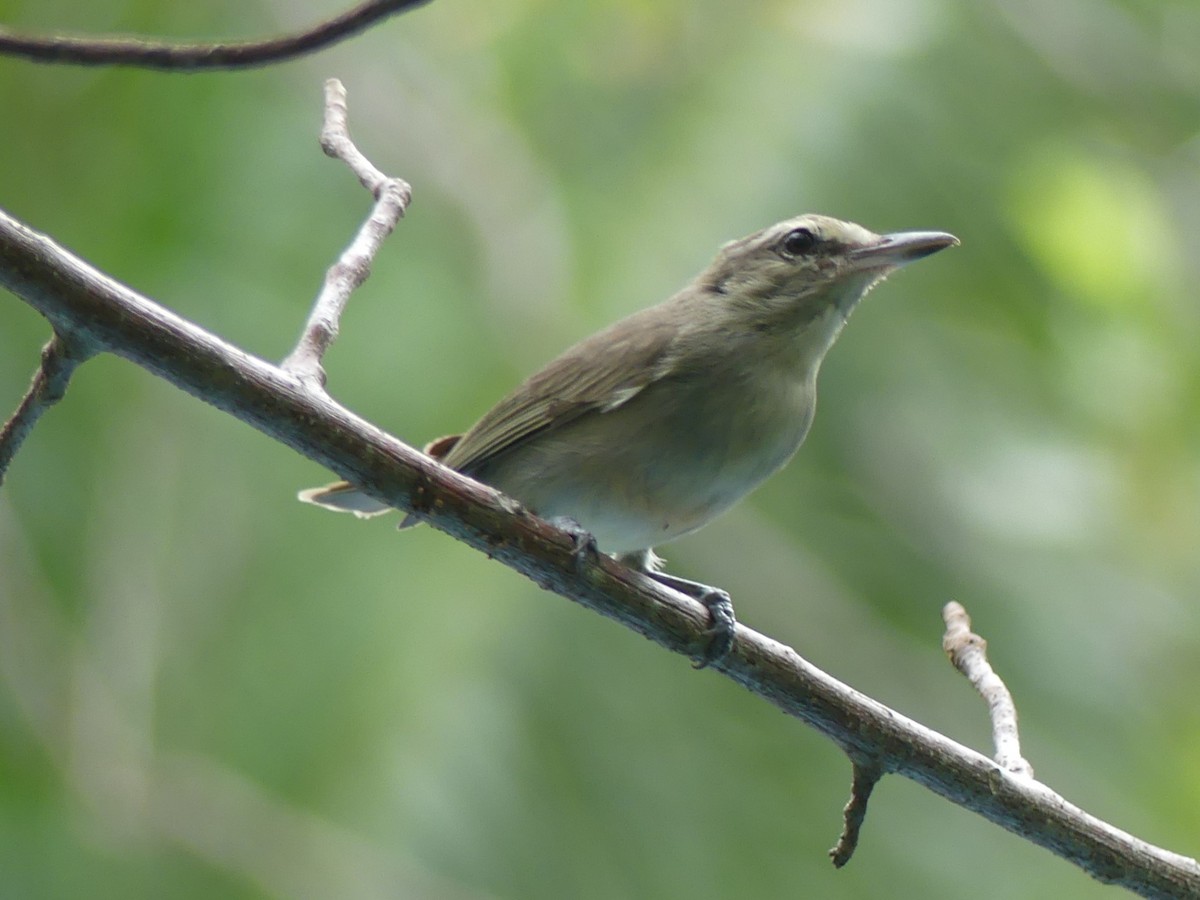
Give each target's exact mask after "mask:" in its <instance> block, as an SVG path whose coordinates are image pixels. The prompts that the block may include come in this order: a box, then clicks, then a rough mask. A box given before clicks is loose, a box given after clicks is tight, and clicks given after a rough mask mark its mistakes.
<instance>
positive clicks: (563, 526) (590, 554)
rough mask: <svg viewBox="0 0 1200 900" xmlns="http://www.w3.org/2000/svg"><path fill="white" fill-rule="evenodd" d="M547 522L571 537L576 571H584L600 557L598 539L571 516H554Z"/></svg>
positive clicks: (572, 556) (572, 555)
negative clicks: (585, 567) (589, 562)
mask: <svg viewBox="0 0 1200 900" xmlns="http://www.w3.org/2000/svg"><path fill="white" fill-rule="evenodd" d="M546 521H547V522H549V523H550V524H551V525H553V526H554V527H555V528H557V529H559V530H560V531H565V532H566V533H567V534H569V535H570V536H571V543H572V545H573V546H572V548H571V559H573V560H574V561H575V569H576V571H582V570H583V567H584V564H585V563H587V562H588V561H590V560H592V559H595V558H596V557H597V556H599V555H600V550H599V548H598V547H597V546H596V538H595V537H593V536H592V533H591V532H590V531H588V530H587V529H586V528H584V527H583V526H582V525H580V524H579V523H578V522H577V521H575V520H574V519H572V518H571V517H570V516H554V517H553V518H550V519H547V520H546Z"/></svg>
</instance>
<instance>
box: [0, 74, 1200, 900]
mask: <svg viewBox="0 0 1200 900" xmlns="http://www.w3.org/2000/svg"><path fill="white" fill-rule="evenodd" d="M336 95H337V92H336V91H333V92H331V94H330V96H334V97H335V99H336ZM357 243H358V242H357V241H356V242H355V244H357ZM355 244H352V245H351V248H350V251H349V252H353V251H354V249H355ZM342 263H345V264H347V265H349V263H347V262H346V261H345V260H343V261H342ZM336 268H337V267H336V266H335V269H336ZM0 284H3V285H4V286H6V287H7V288H8V289H9V290H11V291H13V292H14V293H15V294H17V295H18V296H19V297H21V298H22V299H24V300H25V301H26V302H27V303H29V304H30V305H31V306H33V307H34V308H35V309H37V310H39V311H40V312H41V313H42V314H43V315H44V316H46V318H47V319H49V320H50V323H51V325H52V326H53V327H54V329H55V330H56V332H58V333H60V334H62V333H70V334H72V335H78V336H79V337H81V338H82V339H83V340H84V341H85V342H86V343H85V346H88V347H89V348H94V349H96V350H104V351H108V352H111V353H115V354H117V355H119V356H122V357H124V358H126V359H128V360H130V361H132V362H134V363H136V364H137V365H140V366H142V367H144V368H146V369H148V370H149V371H151V372H153V373H154V374H156V375H158V376H160V377H162V378H164V379H166V380H167V381H169V382H171V383H172V384H174V385H176V386H177V387H179V388H181V389H182V390H185V391H187V392H188V393H191V394H193V395H195V396H196V397H199V398H200V399H202V400H204V401H206V402H208V403H211V404H213V405H214V406H216V407H218V408H219V409H222V410H225V411H226V412H229V413H230V414H232V415H234V416H236V417H237V418H239V419H241V420H242V421H244V422H247V423H248V424H250V425H252V426H254V427H255V428H257V429H259V430H260V431H262V432H263V433H265V434H267V435H268V436H270V437H273V438H274V439H276V440H278V441H280V442H281V443H283V444H286V445H287V446H289V447H291V448H293V449H295V450H296V451H297V452H299V453H301V454H303V455H304V456H306V457H308V458H309V459H312V460H314V461H316V462H318V463H320V464H321V465H323V466H326V467H327V468H329V469H332V470H333V471H334V472H336V473H337V474H338V475H339V476H341V477H342V478H345V479H347V480H349V481H352V482H353V483H355V484H356V485H358V486H359V487H360V488H361V489H363V490H365V491H366V492H368V493H369V494H371V495H372V496H374V497H377V498H379V499H380V500H382V501H384V502H386V503H389V504H390V505H392V506H395V507H396V508H397V509H401V510H406V511H410V512H417V513H419V514H420V516H421V518H422V519H423V520H424V521H426V522H428V523H429V524H430V525H432V526H433V527H434V528H437V529H439V530H441V531H444V532H446V533H447V534H450V535H451V536H453V537H456V538H458V539H459V540H461V541H463V542H464V543H466V544H469V545H470V546H472V547H474V548H475V549H477V550H480V551H482V552H484V553H487V554H488V555H489V556H491V557H493V558H495V559H497V560H499V561H500V562H503V563H504V564H505V565H507V566H510V567H511V568H513V569H515V570H516V571H518V572H521V573H522V574H524V575H526V576H527V577H529V578H530V579H532V580H533V581H534V582H536V583H537V584H539V585H541V586H542V587H544V588H547V589H548V590H552V591H554V592H556V593H559V594H561V595H563V596H564V597H568V598H570V599H572V600H574V601H575V602H577V603H579V604H581V605H583V606H585V607H587V608H588V609H591V610H594V611H596V612H599V613H601V614H602V615H605V616H608V617H610V618H612V619H615V620H617V621H619V622H621V623H622V624H624V625H626V626H628V627H629V628H631V629H633V630H634V631H637V632H638V633H640V634H642V635H645V636H646V637H648V638H650V639H651V640H653V641H655V642H656V643H658V644H660V645H661V646H663V647H665V648H667V649H668V650H671V651H673V652H676V653H682V654H686V655H688V656H692V657H695V656H698V655H699V654H700V653H701V652H702V651H703V650H704V648H705V647H706V645H707V641H708V633H707V627H708V613H707V611H706V610H705V608H704V607H703V606H701V605H700V604H699V603H698V602H696V601H694V600H691V599H690V598H687V597H685V596H683V595H682V594H678V593H675V592H674V591H671V590H668V589H667V588H664V587H662V586H661V585H659V584H658V583H657V582H655V581H653V580H651V579H649V578H647V577H645V576H643V575H641V574H639V573H637V572H634V571H632V570H631V569H628V568H626V567H625V566H622V565H621V564H619V563H617V562H616V561H614V560H612V559H610V558H608V557H604V556H601V557H597V558H596V559H594V560H589V561H586V562H585V563H583V564H582V565H581V564H580V562H579V560H578V558H577V555H576V553H575V544H574V541H573V540H572V538H571V537H570V536H569V535H567V534H565V533H563V532H561V531H559V530H558V529H556V528H554V527H552V526H550V525H549V524H548V523H546V522H544V521H542V520H541V519H539V518H537V517H536V516H534V515H532V514H530V513H529V512H527V511H526V510H525V509H523V508H522V507H521V506H520V504H518V503H516V502H515V501H513V500H511V499H509V498H506V497H504V496H503V495H501V494H500V493H499V492H497V491H495V490H493V489H491V488H489V487H487V486H486V485H482V484H479V483H478V482H475V481H472V480H470V479H469V478H466V477H464V476H462V475H460V474H458V473H457V472H454V471H451V470H449V469H447V468H445V467H443V466H441V465H439V464H438V463H437V462H435V461H434V460H432V459H430V458H429V457H428V456H425V455H424V454H422V453H419V452H418V451H416V450H414V449H413V448H411V447H409V446H407V445H405V444H403V443H401V442H400V441H398V440H396V439H395V438H393V437H391V436H390V435H388V434H385V433H384V432H382V431H380V430H379V429H378V428H376V427H375V426H373V425H371V424H370V423H369V422H366V421H364V420H363V419H360V418H359V417H357V416H355V415H354V414H353V413H351V412H350V411H348V410H347V409H345V408H344V407H342V406H340V405H338V404H337V403H335V402H334V401H333V400H331V399H330V398H329V397H328V396H327V395H326V394H325V392H324V391H323V390H321V389H319V387H318V386H317V384H316V382H315V380H314V378H313V377H301V376H300V375H298V374H297V373H296V371H294V370H295V369H300V370H303V369H304V368H305V365H307V364H305V365H299V364H296V363H295V362H293V365H292V369H293V370H291V371H290V370H288V369H285V368H281V367H277V366H273V365H270V364H269V363H266V362H264V361H263V360H261V359H258V358H256V357H253V356H250V355H249V354H247V353H244V352H243V351H241V350H239V349H238V348H236V347H233V346H231V345H229V344H227V343H225V342H224V341H222V340H220V339H219V338H217V337H215V336H213V335H212V334H209V333H208V332H206V331H204V330H203V329H201V328H199V327H197V326H196V325H193V324H192V323H190V322H188V321H186V320H184V319H181V318H180V317H178V316H176V315H174V314H173V313H171V312H170V311H168V310H166V309H164V308H163V307H161V306H158V305H157V304H155V303H153V302H152V301H150V300H148V299H147V298H145V297H143V296H141V295H139V294H137V293H135V292H134V291H132V290H130V289H129V288H127V287H125V286H123V285H121V284H118V283H117V282H115V281H113V280H112V279H110V278H108V277H107V276H105V275H104V274H102V273H100V272H98V271H97V270H95V269H93V268H92V267H91V266H88V265H87V264H86V263H84V262H83V261H82V260H80V259H78V258H77V257H75V256H72V255H71V254H70V253H68V252H67V251H66V250H64V249H63V248H61V247H59V246H58V245H57V244H55V243H54V242H53V241H52V240H50V239H49V238H48V237H45V236H43V235H41V234H38V233H36V232H34V231H33V230H32V229H29V228H27V227H26V226H24V225H22V224H20V223H19V222H17V221H15V220H14V219H12V218H11V217H9V216H7V215H5V214H4V213H0ZM339 302H341V303H343V304H344V298H343V299H342V300H341V301H339ZM334 318H335V319H336V315H335V316H334ZM327 330H328V329H327ZM330 334H332V332H330ZM320 341H325V343H326V344H327V343H328V341H327V340H325V339H324V338H320V339H317V340H316V341H315V342H314V350H313V354H312V355H314V356H315V357H316V359H317V362H318V364H319V356H320V350H321V347H320V346H319V344H320ZM302 343H303V341H302ZM306 352H307V351H306ZM313 371H317V370H312V369H310V370H309V373H310V375H311V373H312V372H313ZM712 668H713V669H715V670H717V671H720V672H721V673H722V674H724V675H726V676H727V677H729V678H731V679H733V680H734V681H736V682H737V683H739V684H741V685H743V686H744V687H746V688H747V689H748V690H750V691H751V692H753V693H755V694H757V695H758V696H760V697H762V698H764V699H766V700H768V701H769V702H771V703H773V704H775V705H776V706H777V707H779V708H780V709H782V710H783V711H784V712H786V713H788V714H789V715H793V716H795V717H797V718H799V719H801V720H803V721H804V722H807V723H808V724H810V725H812V726H813V727H814V728H816V729H817V730H819V731H821V732H822V733H823V734H825V735H827V736H828V737H829V738H831V739H832V740H834V741H835V742H836V743H837V744H838V745H839V746H841V747H842V749H843V750H844V751H845V752H846V753H847V754H848V755H849V756H850V758H851V760H852V761H854V762H855V776H854V778H855V787H854V794H853V796H852V797H851V802H850V805H849V808H848V809H847V812H846V829H845V832H844V833H843V839H842V841H841V842H839V847H840V848H842V853H841V854H839V855H836V856H835V859H838V858H841V856H843V855H847V854H848V852H849V851H850V850H852V844H853V840H854V837H855V835H856V833H857V830H858V827H859V826H860V825H861V819H862V813H863V811H864V810H865V804H866V800H867V796H868V795H869V792H870V787H871V786H872V785H873V784H874V782H875V781H877V780H878V777H879V775H880V774H882V773H897V774H900V775H903V776H905V777H907V778H910V779H912V780H914V781H916V782H918V783H920V784H923V785H925V786H926V787H928V788H929V789H930V790H932V791H934V792H935V793H937V794H940V795H941V796H943V797H946V798H947V799H949V800H951V801H952V802H954V803H957V804H959V805H960V806H963V807H965V808H967V809H971V810H974V811H975V812H977V813H979V814H980V815H982V816H984V817H985V818H987V819H989V820H990V821H992V822H995V823H997V824H999V825H1001V826H1003V827H1004V828H1006V829H1008V830H1009V831H1012V832H1014V833H1016V834H1018V835H1021V836H1023V837H1025V838H1027V839H1028V840H1030V841H1032V842H1034V843H1036V844H1039V845H1040V846H1043V847H1046V848H1048V849H1050V850H1052V851H1053V852H1055V853H1057V854H1059V855H1060V856H1062V857H1064V858H1066V859H1068V860H1070V861H1072V862H1074V863H1075V864H1076V865H1078V866H1080V867H1082V868H1083V869H1085V870H1086V871H1087V872H1089V873H1091V874H1092V875H1093V876H1095V877H1096V878H1098V879H1100V880H1101V881H1104V882H1108V883H1113V884H1118V885H1121V886H1123V887H1126V888H1128V889H1130V890H1133V891H1135V892H1137V893H1139V894H1141V895H1142V896H1145V897H1161V898H1181V897H1197V898H1200V866H1198V865H1197V864H1196V862H1195V861H1194V860H1191V859H1187V858H1185V857H1183V856H1180V855H1178V854H1175V853H1170V852H1168V851H1165V850H1162V849H1160V848H1157V847H1154V846H1152V845H1150V844H1148V843H1146V842H1144V841H1141V840H1139V839H1137V838H1135V837H1133V836H1132V835H1129V834H1127V833H1125V832H1123V831H1120V830H1118V829H1116V828H1113V827H1112V826H1110V825H1108V824H1107V823H1105V822H1102V821H1100V820H1099V819H1097V818H1095V817H1094V816H1091V815H1088V814H1087V813H1086V812H1084V811H1083V810H1081V809H1079V808H1078V807H1076V806H1073V805H1071V804H1069V803H1068V802H1067V801H1066V800H1064V799H1063V798H1062V797H1060V796H1059V795H1057V794H1055V793H1054V792H1053V791H1051V790H1050V789H1049V788H1047V787H1046V786H1044V785H1042V784H1040V783H1038V782H1036V781H1033V780H1032V779H1030V778H1025V777H1017V776H1014V775H1013V774H1012V773H1010V772H1008V771H1007V770H1006V769H1003V768H1000V767H998V766H997V765H996V764H995V763H994V762H992V761H991V760H989V759H988V758H987V757H985V756H983V755H981V754H979V753H976V752H975V751H973V750H970V749H968V748H967V747H963V746H961V745H960V744H957V743H955V742H954V741H951V740H950V739H949V738H946V737H943V736H942V735H940V734H938V733H936V732H934V731H931V730H930V729H928V728H925V727H924V726H922V725H920V724H918V723H916V722H913V721H911V720H910V719H908V718H906V717H904V716H902V715H900V714H899V713H897V712H895V711H893V710H891V709H888V708H887V707H886V706H884V705H882V704H880V703H878V702H876V701H874V700H872V699H871V698H869V697H866V696H864V695H862V694H860V693H858V692H857V691H855V690H853V689H852V688H850V687H847V686H846V685H844V684H842V683H840V682H838V681H837V680H835V679H833V678H831V677H830V676H829V675H827V674H825V673H824V672H822V671H820V670H819V669H817V668H815V667H813V666H812V665H810V664H809V663H808V662H806V661H805V660H803V659H801V658H800V657H799V656H798V655H797V654H796V653H795V651H793V650H791V649H790V648H788V647H785V646H783V645H782V644H779V643H777V642H776V641H773V640H771V639H770V638H767V637H765V636H763V635H761V634H758V633H757V632H755V631H751V630H750V629H748V628H746V627H744V626H738V629H737V640H736V642H735V644H734V647H733V649H732V650H731V651H730V653H729V654H728V655H727V656H725V657H723V658H722V659H721V660H720V661H719V662H717V663H715V664H714V665H713V666H712ZM863 760H870V761H872V763H871V765H869V766H868V765H866V764H864V763H862V762H861V761H863Z"/></svg>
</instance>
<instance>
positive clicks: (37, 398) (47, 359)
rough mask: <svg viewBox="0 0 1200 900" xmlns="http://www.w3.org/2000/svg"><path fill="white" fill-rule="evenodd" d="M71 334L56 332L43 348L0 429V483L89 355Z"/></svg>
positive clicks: (89, 352)
mask: <svg viewBox="0 0 1200 900" xmlns="http://www.w3.org/2000/svg"><path fill="white" fill-rule="evenodd" d="M70 334H71V332H67V331H55V332H54V335H53V336H52V337H51V338H50V340H49V341H48V342H47V343H46V346H45V347H43V348H42V361H41V364H40V365H39V366H38V369H37V371H36V372H34V373H33V381H32V382H31V383H30V385H29V390H27V391H26V392H25V396H24V397H22V398H21V402H20V404H19V405H18V406H17V409H16V412H14V413H13V414H12V416H10V417H9V419H8V421H7V422H5V423H4V425H3V427H0V484H4V476H5V475H6V474H7V473H8V467H9V465H10V464H11V463H12V461H13V457H15V456H16V455H17V451H18V450H20V449H21V444H23V443H24V442H25V438H27V437H28V436H29V432H31V431H32V430H33V426H34V425H36V424H37V422H38V419H40V418H41V417H42V413H44V412H45V411H46V410H48V409H49V408H50V407H51V406H53V405H54V404H55V403H57V402H58V401H59V400H61V399H62V398H63V395H64V394H66V392H67V384H68V383H69V382H70V380H71V376H72V375H73V374H74V373H75V369H76V368H78V366H79V364H80V363H82V362H84V361H85V360H87V358H88V357H89V356H91V355H92V353H91V351H90V350H88V349H86V348H85V347H84V346H83V345H82V344H81V342H80V341H78V340H76V339H74V338H72V337H71V336H70Z"/></svg>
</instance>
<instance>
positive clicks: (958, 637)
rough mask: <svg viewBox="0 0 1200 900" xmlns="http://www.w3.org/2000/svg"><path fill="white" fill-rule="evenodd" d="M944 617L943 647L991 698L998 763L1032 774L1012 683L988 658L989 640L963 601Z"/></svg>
mask: <svg viewBox="0 0 1200 900" xmlns="http://www.w3.org/2000/svg"><path fill="white" fill-rule="evenodd" d="M942 620H943V621H944V622H945V623H946V633H945V635H944V636H943V637H942V649H943V650H945V651H946V655H947V656H949V657H950V662H952V663H953V664H954V667H955V668H956V669H958V671H960V672H962V674H963V675H965V676H966V677H967V679H968V680H969V681H970V682H971V684H972V685H974V687H975V690H976V691H978V692H979V696H981V697H983V699H984V700H985V701H986V702H987V705H988V715H989V716H990V717H991V720H992V742H993V744H994V745H995V749H996V755H995V757H994V758H995V760H996V763H997V764H998V765H1000V766H1001V767H1002V768H1004V769H1006V770H1007V771H1009V772H1011V773H1013V774H1014V775H1025V776H1028V777H1030V778H1032V777H1033V766H1031V765H1030V764H1029V763H1028V761H1026V759H1025V758H1024V757H1023V756H1021V738H1020V734H1019V733H1018V730H1017V707H1016V705H1015V704H1014V703H1013V699H1012V694H1010V693H1009V691H1008V687H1007V686H1006V685H1005V684H1004V682H1003V681H1002V680H1001V679H1000V676H999V675H997V674H996V672H995V670H993V669H992V666H991V664H990V663H989V662H988V660H987V641H985V640H984V639H983V638H981V637H980V636H979V635H977V634H975V633H974V632H973V631H971V619H970V617H969V616H968V615H967V611H966V610H965V609H964V608H963V606H962V604H961V603H956V602H954V601H953V600H952V601H950V602H949V603H947V604H946V605H945V606H944V607H942Z"/></svg>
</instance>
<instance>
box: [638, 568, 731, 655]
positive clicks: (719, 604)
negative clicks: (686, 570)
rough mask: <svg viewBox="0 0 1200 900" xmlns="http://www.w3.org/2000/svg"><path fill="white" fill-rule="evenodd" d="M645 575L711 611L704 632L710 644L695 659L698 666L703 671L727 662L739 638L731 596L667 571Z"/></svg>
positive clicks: (718, 589)
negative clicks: (698, 602) (723, 661)
mask: <svg viewBox="0 0 1200 900" xmlns="http://www.w3.org/2000/svg"><path fill="white" fill-rule="evenodd" d="M646 574H647V575H649V576H650V577H651V578H653V579H654V580H655V581H657V582H658V583H659V584H662V585H665V586H666V587H669V588H672V589H673V590H676V591H679V592H680V593H681V594H686V595H687V596H689V597H691V598H692V599H694V600H698V601H700V602H701V603H703V604H704V608H705V609H707V610H708V618H709V624H708V628H707V630H706V631H705V634H706V635H707V637H708V643H707V644H705V646H704V650H703V651H702V652H701V654H700V656H699V658H698V659H697V660H696V662H695V667H696V668H697V669H703V668H705V667H707V666H711V665H712V664H713V663H718V662H720V661H721V660H722V659H724V658H725V657H726V656H727V655H728V653H729V651H730V650H732V649H733V641H734V638H735V636H736V635H737V619H735V618H734V616H733V601H732V600H730V599H729V594H728V593H727V592H725V591H723V590H721V589H720V588H715V587H712V586H711V585H707V584H701V583H700V582H699V581H689V580H688V579H686V578H679V577H678V576H676V575H668V574H667V573H666V572H647V573H646Z"/></svg>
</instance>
